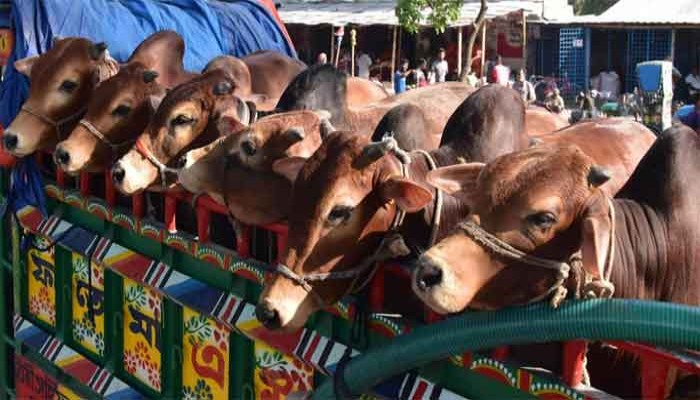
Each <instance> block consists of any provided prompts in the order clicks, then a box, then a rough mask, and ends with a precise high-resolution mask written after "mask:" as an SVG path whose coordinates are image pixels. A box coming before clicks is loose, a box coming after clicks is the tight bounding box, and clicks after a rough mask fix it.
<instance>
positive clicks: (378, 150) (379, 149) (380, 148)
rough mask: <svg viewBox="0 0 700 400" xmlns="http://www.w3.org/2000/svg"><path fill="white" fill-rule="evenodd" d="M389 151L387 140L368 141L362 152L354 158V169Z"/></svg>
mask: <svg viewBox="0 0 700 400" xmlns="http://www.w3.org/2000/svg"><path fill="white" fill-rule="evenodd" d="M389 151H391V144H389V142H386V141H381V142H373V143H370V144H368V145H367V146H365V148H364V149H362V153H360V155H359V156H358V157H357V158H356V159H355V162H353V166H354V167H355V168H356V169H363V168H365V167H368V166H370V165H371V164H372V163H374V162H375V161H377V160H379V159H380V158H382V157H384V156H385V155H386V154H387V153H388V152H389Z"/></svg>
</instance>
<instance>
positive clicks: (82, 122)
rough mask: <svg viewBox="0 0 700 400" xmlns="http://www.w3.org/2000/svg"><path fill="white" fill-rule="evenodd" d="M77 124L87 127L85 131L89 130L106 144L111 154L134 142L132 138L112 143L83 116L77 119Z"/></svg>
mask: <svg viewBox="0 0 700 400" xmlns="http://www.w3.org/2000/svg"><path fill="white" fill-rule="evenodd" d="M78 124H79V125H81V126H83V127H84V128H85V129H87V131H88V132H90V133H91V134H92V135H93V136H94V137H95V138H97V140H99V141H100V142H102V143H104V144H105V145H107V146H108V147H109V148H110V149H111V150H112V153H113V154H114V153H116V152H117V151H119V149H121V148H124V147H127V146H130V145H131V144H132V143H134V140H133V139H132V140H125V141H123V142H119V143H113V142H112V141H111V140H109V139H108V138H107V137H106V136H105V134H104V133H102V132H100V130H99V129H97V127H96V126H95V125H93V124H92V123H91V122H90V121H88V120H86V119H85V118H83V119H81V120H80V121H78Z"/></svg>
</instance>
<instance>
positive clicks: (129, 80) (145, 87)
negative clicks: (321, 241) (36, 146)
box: [54, 31, 195, 174]
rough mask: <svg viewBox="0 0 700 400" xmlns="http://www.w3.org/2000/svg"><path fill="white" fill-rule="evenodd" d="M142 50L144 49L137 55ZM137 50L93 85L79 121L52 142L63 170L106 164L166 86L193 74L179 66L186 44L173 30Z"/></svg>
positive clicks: (131, 138) (141, 127)
mask: <svg viewBox="0 0 700 400" xmlns="http://www.w3.org/2000/svg"><path fill="white" fill-rule="evenodd" d="M143 48H145V49H148V51H149V53H148V54H145V53H142V52H141V49H143ZM136 53H138V54H139V56H138V57H132V58H137V60H133V61H130V62H129V63H127V64H126V65H125V66H122V67H121V69H120V71H119V73H118V74H117V75H115V76H113V77H111V78H109V79H107V80H106V81H104V82H102V83H100V84H99V85H98V86H97V88H96V89H95V91H94V92H93V94H92V96H91V98H90V103H89V104H88V107H87V112H86V113H85V116H84V117H83V119H82V120H81V121H80V123H79V124H78V125H77V126H76V127H75V129H74V130H73V132H72V133H71V134H70V136H69V137H68V139H66V140H64V141H63V142H61V143H59V144H58V145H57V146H56V151H55V152H54V160H55V162H56V164H57V165H59V166H60V167H61V168H62V169H63V170H64V171H66V172H68V173H70V174H76V173H79V172H81V171H89V172H97V171H102V170H103V169H104V168H107V167H109V166H111V163H112V161H113V160H115V159H116V158H118V157H121V156H122V155H124V153H125V152H126V151H127V150H128V149H129V148H130V147H131V145H132V144H133V143H134V140H135V139H136V137H137V136H138V135H139V134H140V133H141V132H143V130H144V129H145V128H146V125H147V124H148V121H149V120H150V119H151V116H152V115H153V114H154V113H155V110H156V109H157V107H158V104H159V103H160V101H161V100H162V98H163V97H164V96H165V91H166V89H167V88H171V87H173V86H175V85H178V84H180V83H182V82H184V81H186V80H188V79H191V78H193V77H194V76H195V74H191V73H188V72H186V71H185V70H184V67H183V65H182V59H183V56H184V53H185V43H184V41H183V40H182V38H181V37H180V35H178V34H177V33H175V32H172V31H163V32H159V33H157V34H155V35H153V36H151V37H150V38H149V39H147V40H146V41H145V42H144V43H142V44H141V46H139V48H137V50H136ZM144 62H149V64H144Z"/></svg>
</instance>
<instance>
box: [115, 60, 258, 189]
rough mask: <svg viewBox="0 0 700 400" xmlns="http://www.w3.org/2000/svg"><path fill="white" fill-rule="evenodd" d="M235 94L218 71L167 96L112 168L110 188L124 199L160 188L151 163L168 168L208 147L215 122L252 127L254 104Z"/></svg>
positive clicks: (157, 169)
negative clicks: (223, 120)
mask: <svg viewBox="0 0 700 400" xmlns="http://www.w3.org/2000/svg"><path fill="white" fill-rule="evenodd" d="M234 89H235V87H234V86H233V84H232V82H231V81H230V80H229V79H228V78H227V77H226V76H225V74H224V73H223V71H221V70H215V71H210V72H207V73H205V74H202V75H201V76H199V77H197V78H195V79H193V80H191V81H189V82H187V83H184V84H182V85H179V86H177V87H175V89H173V90H172V91H170V92H168V94H167V95H166V96H165V98H164V99H163V101H162V103H161V104H160V105H159V107H158V111H157V112H156V114H155V115H154V116H153V118H152V119H151V121H150V123H149V124H148V126H147V127H146V130H145V132H144V133H142V134H141V135H140V136H139V137H138V138H137V140H136V145H135V146H134V148H132V149H131V150H129V152H127V153H126V154H125V155H124V157H122V158H121V159H120V160H119V161H118V162H117V163H116V164H115V165H114V168H113V169H112V177H113V179H114V183H115V186H116V187H117V188H118V189H119V190H120V191H122V192H123V193H125V194H132V193H135V192H138V191H141V190H144V189H146V188H148V187H149V186H151V185H154V184H156V183H160V184H161V185H163V186H165V185H167V182H160V180H161V173H162V172H163V171H162V168H161V167H160V166H157V165H156V162H157V163H160V164H161V165H163V166H165V165H169V164H171V163H172V162H173V161H175V160H177V159H178V157H179V156H180V155H182V154H183V153H184V152H186V151H187V150H190V149H192V148H197V147H200V146H204V145H206V144H209V143H211V142H212V141H213V140H214V139H216V138H217V137H218V135H219V132H218V130H217V128H216V127H217V123H218V121H219V120H220V119H221V118H222V117H224V116H229V117H231V118H233V119H236V120H238V121H241V122H242V123H243V124H246V125H247V124H249V123H250V122H252V121H253V120H254V119H255V115H256V113H255V104H254V103H252V102H246V101H244V100H242V99H241V98H240V97H238V96H236V95H235V94H234ZM149 157H150V158H151V160H149ZM152 159H155V160H156V162H154V161H153V160H152Z"/></svg>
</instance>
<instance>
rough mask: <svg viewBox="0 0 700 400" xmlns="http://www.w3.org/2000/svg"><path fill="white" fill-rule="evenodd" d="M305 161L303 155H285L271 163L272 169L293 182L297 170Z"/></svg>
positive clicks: (295, 178) (297, 172) (299, 169)
mask: <svg viewBox="0 0 700 400" xmlns="http://www.w3.org/2000/svg"><path fill="white" fill-rule="evenodd" d="M304 163H306V158H304V157H287V158H282V159H279V160H277V161H275V162H274V163H273V164H272V170H273V171H274V172H275V173H276V174H277V175H281V176H283V177H285V178H287V180H289V181H290V182H292V183H294V181H296V180H297V175H299V171H301V168H302V167H303V166H304Z"/></svg>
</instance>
